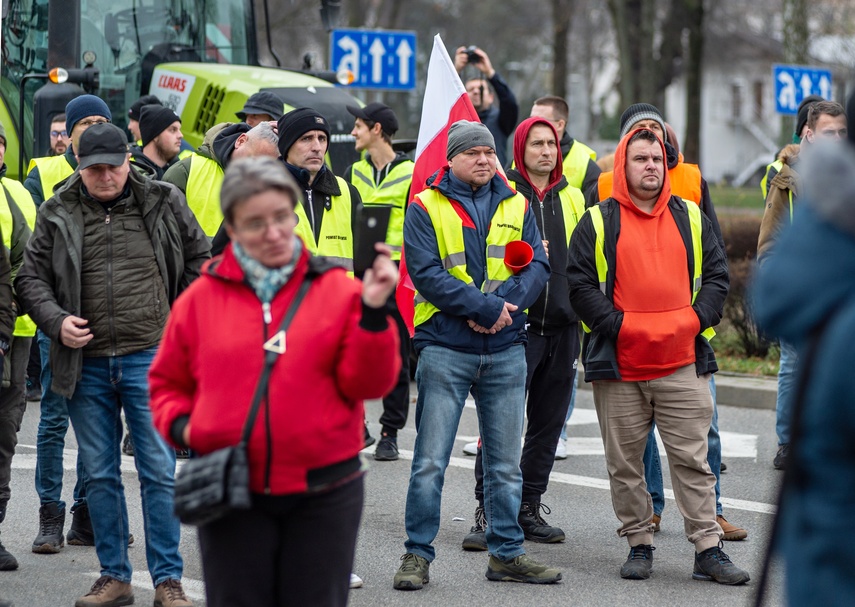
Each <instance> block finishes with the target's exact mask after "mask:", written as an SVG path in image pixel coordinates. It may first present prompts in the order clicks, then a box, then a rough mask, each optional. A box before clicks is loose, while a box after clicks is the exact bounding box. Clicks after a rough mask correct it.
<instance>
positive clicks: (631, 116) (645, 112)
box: [620, 103, 668, 141]
mask: <svg viewBox="0 0 855 607" xmlns="http://www.w3.org/2000/svg"><path fill="white" fill-rule="evenodd" d="M642 120H655V121H656V122H658V123H659V125H660V126H661V127H662V136H663V137H664V140H665V141H668V131H667V130H666V129H665V119H664V118H662V113H661V112H660V111H659V109H658V108H657V107H656V106H655V105H650V104H649V103H634V104H632V105H631V106H629V107H628V108H626V110H625V111H624V113H623V114H621V115H620V138H621V139H623V138H624V136H625V135H626V134H627V133H629V132H630V131H632V130H633V128H632V127H633V126H634V125H635V124H636V123H637V122H640V121H642Z"/></svg>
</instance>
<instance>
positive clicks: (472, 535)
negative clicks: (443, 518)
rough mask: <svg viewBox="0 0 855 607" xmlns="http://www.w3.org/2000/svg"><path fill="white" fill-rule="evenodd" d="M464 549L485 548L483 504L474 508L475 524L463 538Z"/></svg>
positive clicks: (481, 550)
mask: <svg viewBox="0 0 855 607" xmlns="http://www.w3.org/2000/svg"><path fill="white" fill-rule="evenodd" d="M463 549H464V550H477V551H479V552H484V551H485V550H487V517H486V516H484V506H478V507H477V508H475V524H474V525H472V528H471V529H470V530H469V533H467V534H466V537H464V538H463Z"/></svg>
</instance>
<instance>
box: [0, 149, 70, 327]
mask: <svg viewBox="0 0 855 607" xmlns="http://www.w3.org/2000/svg"><path fill="white" fill-rule="evenodd" d="M66 164H68V163H66ZM39 172H41V169H39ZM0 183H2V184H3V187H4V188H5V189H6V192H8V194H9V196H11V197H12V200H13V201H14V203H15V205H16V206H17V207H18V208H19V209H20V210H21V214H22V215H23V216H24V220H25V221H26V222H27V225H28V226H29V227H30V230H31V231H32V230H33V229H34V228H35V227H36V213H37V211H36V205H35V204H34V203H33V197H32V196H30V193H29V192H28V191H27V189H26V188H25V187H24V186H23V185H22V184H21V182H19V181H15V180H14V179H9V178H8V177H3V178H2V179H0ZM0 230H2V232H3V246H4V247H6V249H8V250H11V249H12V233H13V232H14V230H15V223H14V217H13V216H12V208H11V206H10V204H9V199H8V198H7V197H6V196H5V193H4V195H3V196H0ZM35 334H36V323H34V322H33V319H32V318H30V317H29V316H27V315H26V314H24V315H21V316H19V317H18V318H17V319H16V320H15V328H14V331H13V332H12V335H14V336H15V337H32V336H33V335H35Z"/></svg>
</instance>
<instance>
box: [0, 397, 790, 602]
mask: <svg viewBox="0 0 855 607" xmlns="http://www.w3.org/2000/svg"><path fill="white" fill-rule="evenodd" d="M414 409H415V405H414V404H413V410H414ZM367 411H368V419H369V425H370V428H371V431H372V433H373V434H374V435H375V436H376V435H377V434H379V430H380V428H379V424H378V423H377V419H378V418H379V415H380V412H381V405H380V403H379V402H370V403H368V404H367ZM410 417H411V418H412V417H413V415H412V412H411V416H410ZM37 422H38V404H37V403H31V404H30V406H29V408H28V411H27V414H26V417H25V420H24V424H23V428H22V430H21V432H20V434H19V445H18V451H17V454H16V456H15V460H14V462H13V473H12V491H13V496H12V500H11V502H10V505H9V512H8V516H7V518H6V521H5V523H4V524H3V525H2V527H0V533H2V535H0V539H2V541H3V544H4V545H5V546H6V547H7V549H9V550H10V551H11V552H12V553H13V554H15V556H16V557H17V558H18V561H19V562H20V568H19V569H18V571H14V572H0V597H4V598H7V599H11V600H14V602H15V605H16V607H48V606H55V605H73V604H74V601H75V599H76V598H78V597H79V596H81V595H83V594H85V592H86V591H87V589H88V587H89V586H90V585H91V584H92V582H94V580H95V579H96V578H97V575H98V560H97V557H96V555H95V551H94V548H79V547H73V546H66V547H65V548H64V549H63V550H62V552H61V553H60V554H58V555H37V554H33V553H32V552H30V545H31V542H32V540H33V538H34V537H35V534H36V531H37V527H38V498H37V496H36V493H35V489H34V488H33V479H34V467H35V447H34V445H35V436H36V425H37ZM719 423H720V429H721V430H722V432H723V435H722V444H723V451H724V457H723V460H724V462H725V463H726V464H727V466H728V470H727V472H725V473H724V475H723V477H722V492H723V498H724V499H723V502H724V508H725V516H726V517H728V519H729V520H730V521H731V522H734V523H736V524H738V525H740V526H743V527H745V528H747V529H748V531H749V536H748V539H747V540H745V541H742V542H729V543H726V544H725V551H726V552H727V553H728V554H729V555H730V556H731V558H732V559H733V560H734V562H735V563H737V564H738V565H739V566H741V567H744V568H746V569H748V570H749V571H750V572H751V574H752V578H753V579H752V582H751V583H750V584H749V585H747V586H744V587H736V588H731V587H724V586H719V585H718V584H714V583H710V582H699V581H694V580H692V579H691V572H692V562H693V561H692V559H693V547H692V546H691V545H690V544H688V543H687V542H686V540H685V535H684V533H683V525H682V521H681V517H680V514H679V512H678V509H677V507H676V504H675V503H674V501H673V495H669V499H668V500H667V503H666V509H665V513H664V516H663V521H662V531H661V532H660V533H658V534H657V535H656V548H657V550H656V552H655V553H654V572H653V576H652V577H651V579H649V580H646V581H627V580H622V579H621V578H620V576H619V575H618V571H619V568H620V565H621V564H622V563H623V561H624V559H625V558H626V555H627V552H628V548H627V545H626V543H625V541H624V540H621V539H620V538H618V537H617V534H616V533H615V530H616V529H617V526H618V521H617V519H616V518H615V516H614V513H613V510H612V505H611V499H610V496H609V491H608V481H607V475H606V467H605V459H604V457H603V455H602V443H601V442H600V439H599V429H598V427H597V424H596V417H595V415H594V411H593V401H592V397H591V392H589V391H584V390H583V391H580V392H579V396H578V398H577V410H576V412H575V413H574V415H573V418H571V422H570V424H571V425H570V428H569V433H570V440H569V442H568V450H569V451H570V455H569V457H568V458H567V459H566V460H563V461H557V462H556V463H555V468H554V470H553V474H552V481H551V482H550V486H549V491H548V492H547V493H546V495H545V496H544V498H543V501H544V503H545V504H546V505H548V506H549V507H550V508H551V510H552V513H551V514H550V515H548V516H546V519H547V520H548V521H549V522H550V523H551V524H554V525H557V526H560V527H562V528H563V529H564V531H565V532H566V534H567V541H566V542H564V543H562V544H556V545H542V544H533V543H530V542H527V543H526V549H527V551H528V553H529V554H530V555H532V556H533V557H534V558H536V559H538V560H541V561H543V562H546V563H548V564H550V565H553V566H557V567H559V568H560V569H561V570H562V571H563V574H564V579H563V581H562V582H561V583H560V584H556V585H552V586H531V585H525V584H513V583H498V582H490V581H488V580H487V579H486V578H485V577H484V572H485V570H486V566H487V556H486V554H485V553H470V552H464V551H463V550H462V549H461V548H460V543H461V541H462V539H463V536H464V535H465V534H466V532H467V531H468V530H469V527H470V526H471V525H472V518H473V512H474V509H475V500H474V495H473V487H474V478H473V465H474V458H472V457H468V456H465V455H464V454H463V452H462V447H463V445H464V444H465V443H466V442H468V441H470V440H474V439H475V437H476V436H477V434H478V429H477V420H476V417H475V411H474V406H473V405H472V403H471V402H470V403H469V404H468V405H467V408H466V409H465V411H464V414H463V418H462V420H461V424H460V428H459V429H458V441H457V443H456V446H455V452H454V455H453V458H452V462H451V465H450V466H449V469H448V472H447V474H446V482H445V489H444V494H443V498H444V499H443V511H442V526H441V529H440V532H439V536H438V537H437V539H436V542H435V546H436V548H437V558H436V560H435V561H434V563H433V565H432V566H431V582H430V584H428V585H427V586H426V587H425V589H423V590H421V591H417V592H400V591H396V590H393V589H392V576H393V575H394V573H395V570H396V569H397V567H398V564H399V558H400V556H401V555H402V554H403V552H404V548H403V542H404V539H405V534H404V505H405V501H406V491H407V482H408V479H409V470H410V460H411V457H412V449H413V442H414V440H415V429H414V427H413V422H412V420H410V422H409V424H408V426H407V428H406V429H405V430H403V431H402V432H401V433H400V435H399V444H400V447H401V455H402V457H401V459H400V460H399V461H397V462H375V461H374V460H373V459H371V458H370V455H371V454H372V453H373V447H372V448H369V449H368V450H367V451H366V453H367V454H368V455H369V460H370V462H371V470H370V472H369V474H368V477H367V492H366V500H365V511H364V513H363V523H362V529H361V534H360V540H359V545H358V549H357V556H356V562H355V565H354V570H355V572H356V573H358V574H359V575H360V576H361V577H362V578H363V579H364V581H365V585H364V587H363V588H360V589H357V590H354V591H352V592H351V598H350V604H351V605H353V606H354V607H362V606H366V607H367V606H372V607H374V606H378V605H382V606H395V605H402V606H404V605H405V606H408V607H415V606H420V605H425V606H430V607H438V606H476V605H514V606H519V607H521V606H527V605H532V606H538V607H541V606H543V607H547V606H551V605H556V606H558V605H560V606H561V607H566V606H567V605H574V606H580V607H584V606H613V605H621V604H632V605H634V606H639V607H640V606H644V605H651V606H656V607H663V606H666V607H667V606H672V605H673V606H682V605H692V604H694V605H705V606H708V607H713V606H728V607H730V606H737V605H738V606H741V605H745V606H747V605H751V604H753V600H754V591H755V589H756V581H757V579H758V578H759V570H760V566H761V563H762V559H763V556H764V553H765V547H766V542H767V540H768V530H769V527H770V524H771V521H772V512H773V511H774V507H773V506H772V503H773V502H774V500H775V495H776V491H777V484H778V482H779V481H780V479H781V474H780V473H779V472H776V471H775V470H773V469H772V465H771V459H772V456H773V455H774V452H775V443H776V441H775V433H774V412H773V411H769V410H759V409H745V408H737V407H726V406H720V407H719ZM66 447H67V451H66V462H65V466H66V480H65V499H66V500H67V501H70V497H71V489H72V486H73V474H74V472H73V466H74V457H75V453H76V452H75V449H76V445H75V443H74V439H73V436H72V435H70V436H69V440H68V442H67V445H66ZM124 459H125V461H124V462H123V470H124V477H123V481H124V484H125V490H126V495H127V496H128V509H129V516H130V526H131V532H132V533H133V534H134V535H135V536H136V538H137V541H136V543H135V544H134V545H133V546H132V547H131V548H130V554H131V558H132V561H133V566H134V586H135V594H136V604H137V605H148V604H151V602H152V601H153V597H154V591H153V590H152V589H151V580H150V577H149V575H148V572H147V569H146V564H145V548H144V544H143V541H142V539H143V528H142V516H141V512H140V498H139V484H138V482H137V480H136V473H135V471H134V467H133V460H132V458H128V457H125V458H124ZM666 487H670V482H669V479H668V474H667V470H666ZM67 526H68V523H66V528H67ZM181 550H182V554H183V556H184V559H185V569H184V576H185V578H184V586H185V589H186V590H187V592H188V595H190V597H191V598H192V599H193V600H194V603H195V604H196V605H199V606H201V605H204V604H205V602H204V585H203V583H202V581H201V580H202V572H201V565H200V561H199V554H198V546H197V543H196V538H195V533H194V530H193V529H192V528H186V527H185V528H183V529H182V542H181ZM223 558H231V556H230V555H224V556H223ZM250 583H251V582H250ZM779 588H780V577H779V576H774V577H773V581H772V594H771V598H770V600H768V601H767V603H766V605H780V604H782V601H781V598H780V592H779Z"/></svg>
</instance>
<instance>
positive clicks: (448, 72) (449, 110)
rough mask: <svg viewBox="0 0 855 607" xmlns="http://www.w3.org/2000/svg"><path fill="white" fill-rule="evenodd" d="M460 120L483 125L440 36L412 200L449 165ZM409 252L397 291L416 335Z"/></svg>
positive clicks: (432, 61) (430, 76)
mask: <svg viewBox="0 0 855 607" xmlns="http://www.w3.org/2000/svg"><path fill="white" fill-rule="evenodd" d="M458 120H470V121H474V122H480V121H481V119H480V118H478V112H476V111H475V107H474V106H473V105H472V101H470V100H469V95H467V94H466V87H465V86H463V82H462V81H461V80H460V76H459V75H458V73H457V70H456V69H454V62H453V61H452V60H451V57H449V55H448V51H447V50H445V45H444V44H443V43H442V38H440V37H439V34H437V35H436V36H434V38H433V50H432V51H431V54H430V63H429V64H428V75H427V83H426V85H425V97H424V100H423V101H422V120H421V123H420V125H419V141H418V144H417V146H416V166H415V167H414V168H413V182H412V185H411V186H410V200H412V198H413V197H414V196H415V195H416V194H418V193H419V192H421V191H422V190H424V189H425V181H427V179H428V178H429V177H430V176H431V175H433V174H434V173H435V172H436V171H437V170H439V169H440V168H442V167H443V166H445V165H446V164H447V161H446V158H445V151H446V147H447V145H448V128H449V127H450V126H451V125H452V124H454V123H455V122H457V121H458ZM405 255H406V252H405V251H404V252H402V253H401V266H400V273H401V278H400V280H399V281H398V288H397V290H396V292H395V300H396V301H397V303H398V309H399V310H400V312H401V316H402V317H403V319H404V322H406V323H407V327H409V329H410V335H411V336H412V335H413V333H414V331H415V329H414V327H413V314H414V310H413V295H414V293H415V287H413V281H412V280H410V277H409V274H408V273H407V264H406V262H405Z"/></svg>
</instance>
